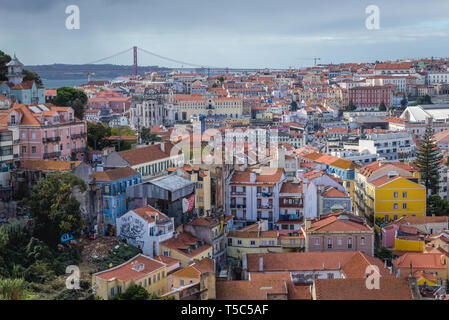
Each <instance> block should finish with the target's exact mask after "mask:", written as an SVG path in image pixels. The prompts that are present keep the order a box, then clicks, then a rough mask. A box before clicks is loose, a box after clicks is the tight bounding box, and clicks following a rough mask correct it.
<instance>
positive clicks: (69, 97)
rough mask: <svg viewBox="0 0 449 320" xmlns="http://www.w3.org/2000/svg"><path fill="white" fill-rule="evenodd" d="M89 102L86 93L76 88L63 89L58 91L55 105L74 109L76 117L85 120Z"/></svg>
mask: <svg viewBox="0 0 449 320" xmlns="http://www.w3.org/2000/svg"><path fill="white" fill-rule="evenodd" d="M87 100H88V99H87V96H86V94H85V93H84V92H82V91H80V90H78V89H75V88H70V87H61V88H59V89H58V90H57V91H56V97H55V99H54V101H53V103H54V104H55V105H57V106H61V107H72V108H73V110H74V111H75V117H77V118H78V119H83V117H84V111H85V108H86V104H87Z"/></svg>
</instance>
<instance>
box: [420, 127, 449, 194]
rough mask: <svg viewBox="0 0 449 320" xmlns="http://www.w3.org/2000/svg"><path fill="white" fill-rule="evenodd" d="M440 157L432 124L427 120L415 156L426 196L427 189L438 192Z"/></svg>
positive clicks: (432, 192) (433, 192) (434, 192)
mask: <svg viewBox="0 0 449 320" xmlns="http://www.w3.org/2000/svg"><path fill="white" fill-rule="evenodd" d="M442 159H443V156H442V155H441V153H440V150H439V149H438V147H437V145H436V143H435V140H434V137H433V130H432V125H431V123H430V122H429V123H428V124H427V127H426V132H425V133H424V137H423V138H422V140H421V146H420V147H419V154H418V157H417V158H416V165H417V166H418V168H419V172H420V174H421V181H422V182H423V183H424V186H425V187H426V191H427V195H428V196H429V194H428V192H429V190H430V194H431V195H433V194H436V193H438V181H439V174H438V170H439V167H440V164H441V160H442Z"/></svg>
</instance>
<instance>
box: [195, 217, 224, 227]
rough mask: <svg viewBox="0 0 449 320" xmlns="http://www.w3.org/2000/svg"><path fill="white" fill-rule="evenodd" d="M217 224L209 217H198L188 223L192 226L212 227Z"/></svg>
mask: <svg viewBox="0 0 449 320" xmlns="http://www.w3.org/2000/svg"><path fill="white" fill-rule="evenodd" d="M218 223H219V222H218V221H217V220H215V219H214V218H211V217H200V218H197V219H195V220H192V221H190V222H189V223H188V224H189V225H192V226H214V225H217V224H218Z"/></svg>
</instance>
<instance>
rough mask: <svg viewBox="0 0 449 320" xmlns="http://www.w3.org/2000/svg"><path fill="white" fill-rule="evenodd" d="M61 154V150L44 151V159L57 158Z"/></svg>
mask: <svg viewBox="0 0 449 320" xmlns="http://www.w3.org/2000/svg"><path fill="white" fill-rule="evenodd" d="M60 155H61V152H59V151H58V152H51V153H44V159H51V158H56V157H59V156H60Z"/></svg>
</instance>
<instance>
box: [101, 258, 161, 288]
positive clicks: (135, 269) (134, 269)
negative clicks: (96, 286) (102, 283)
mask: <svg viewBox="0 0 449 320" xmlns="http://www.w3.org/2000/svg"><path fill="white" fill-rule="evenodd" d="M164 266H166V265H165V263H162V262H159V261H157V260H155V259H152V258H150V257H147V256H144V255H142V254H138V255H137V256H135V257H134V258H132V259H131V260H129V261H127V262H125V263H123V264H121V265H119V266H117V267H115V268H112V269H108V270H105V271H102V272H98V273H95V274H94V275H95V276H96V277H98V278H100V279H103V280H106V281H112V280H114V279H119V280H121V281H124V282H127V281H129V280H138V279H140V278H142V277H144V276H146V275H148V274H150V273H152V272H154V271H156V270H157V269H159V268H162V267H164Z"/></svg>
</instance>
